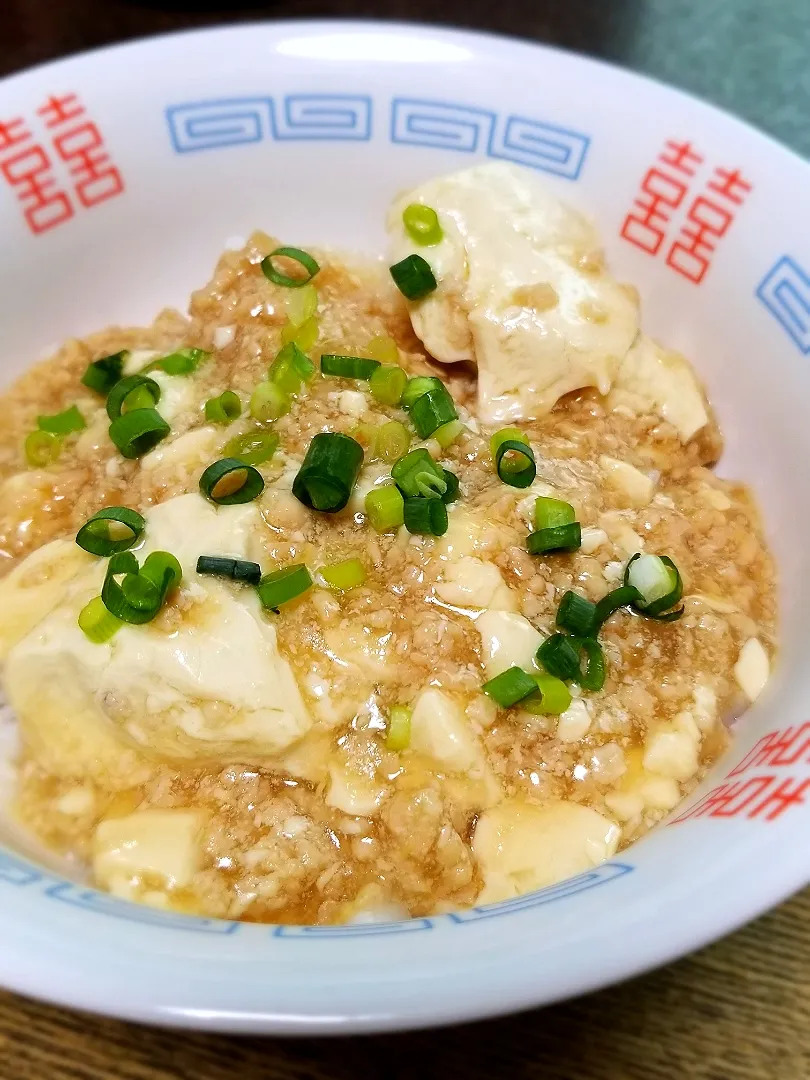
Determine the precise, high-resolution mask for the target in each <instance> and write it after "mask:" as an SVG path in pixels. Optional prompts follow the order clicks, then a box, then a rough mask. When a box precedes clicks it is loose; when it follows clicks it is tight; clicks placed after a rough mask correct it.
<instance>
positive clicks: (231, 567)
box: [197, 555, 262, 585]
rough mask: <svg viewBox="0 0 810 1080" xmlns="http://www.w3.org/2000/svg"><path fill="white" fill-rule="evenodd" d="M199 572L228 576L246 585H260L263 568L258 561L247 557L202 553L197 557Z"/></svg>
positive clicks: (215, 575)
mask: <svg viewBox="0 0 810 1080" xmlns="http://www.w3.org/2000/svg"><path fill="white" fill-rule="evenodd" d="M197 573H198V574H212V575H213V576H214V577H226V578H230V579H231V580H232V581H238V582H241V583H244V584H245V585H258V584H259V581H260V580H261V576H262V568H261V567H260V566H259V564H258V563H257V562H249V561H248V560H247V559H225V558H221V557H220V556H219V555H200V557H199V558H198V559H197Z"/></svg>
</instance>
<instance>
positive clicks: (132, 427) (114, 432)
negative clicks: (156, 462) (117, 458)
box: [110, 409, 171, 458]
mask: <svg viewBox="0 0 810 1080" xmlns="http://www.w3.org/2000/svg"><path fill="white" fill-rule="evenodd" d="M170 431H171V428H170V427H169V425H168V424H167V423H166V421H165V420H164V419H163V417H162V416H161V415H160V413H159V412H156V411H155V410H154V409H135V411H134V412H128V413H124V415H123V416H119V417H118V419H117V420H113V422H112V423H111V424H110V438H111V439H112V441H113V442H114V443H115V445H116V446H117V447H118V449H119V450H120V452H121V453H122V454H123V455H124V457H125V458H139V457H142V456H143V455H144V454H148V453H149V451H150V450H153V449H154V448H155V447H156V446H157V444H158V443H159V442H160V441H161V439H165V438H166V436H167V435H168V434H169V432H170Z"/></svg>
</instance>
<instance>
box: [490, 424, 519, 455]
mask: <svg viewBox="0 0 810 1080" xmlns="http://www.w3.org/2000/svg"><path fill="white" fill-rule="evenodd" d="M505 442H519V443H525V444H526V446H528V445H529V440H528V438H527V437H526V435H525V434H524V433H523V432H522V431H521V430H520V428H516V427H505V428H501V429H500V430H499V431H496V432H495V434H494V435H493V436H492V437H491V438H490V440H489V452H490V453H491V454H492V460H493V461H494V460H495V458H496V457H497V455H498V447H499V446H500V445H501V443H505Z"/></svg>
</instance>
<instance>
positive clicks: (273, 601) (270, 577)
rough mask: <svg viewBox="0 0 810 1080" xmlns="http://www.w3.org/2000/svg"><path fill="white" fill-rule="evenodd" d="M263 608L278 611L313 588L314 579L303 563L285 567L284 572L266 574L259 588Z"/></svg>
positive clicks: (275, 571) (277, 571)
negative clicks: (283, 605)
mask: <svg viewBox="0 0 810 1080" xmlns="http://www.w3.org/2000/svg"><path fill="white" fill-rule="evenodd" d="M257 588H258V591H259V599H260V600H261V602H262V607H265V608H268V609H269V610H271V611H277V610H278V609H279V608H280V607H281V605H282V604H286V603H287V602H288V601H289V600H294V599H295V598H296V596H301V595H302V594H303V593H305V592H306V591H307V590H308V589H311V588H312V578H311V576H310V573H309V570H307V568H306V566H304V564H303V563H295V564H294V565H292V566H285V567H284V569H283V570H274V571H273V573H272V574H265V576H264V577H263V578H262V579H261V581H260V582H259V584H258V586H257Z"/></svg>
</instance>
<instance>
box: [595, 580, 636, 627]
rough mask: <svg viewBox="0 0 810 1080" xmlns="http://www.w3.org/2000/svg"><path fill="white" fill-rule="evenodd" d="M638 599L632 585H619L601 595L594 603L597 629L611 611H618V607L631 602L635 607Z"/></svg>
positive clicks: (625, 605)
mask: <svg viewBox="0 0 810 1080" xmlns="http://www.w3.org/2000/svg"><path fill="white" fill-rule="evenodd" d="M639 599H640V597H639V594H638V590H637V589H634V588H633V586H632V585H620V586H619V588H618V589H614V590H613V591H612V592H609V593H608V594H607V596H603V597H602V599H601V600H600V601H599V602H598V603H597V605H596V612H595V616H594V623H595V626H596V628H597V629H599V628H600V627H601V626H602V625H603V623H605V622H607V620H608V619H609V618H610V616H611V615H612V614H613V612H614V611H618V609H619V608H621V607H627V606H628V605H631V604H632V605H633V606H634V607H635V606H636V605H637V604H638V601H639Z"/></svg>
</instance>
